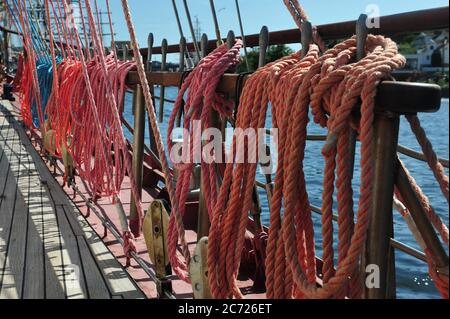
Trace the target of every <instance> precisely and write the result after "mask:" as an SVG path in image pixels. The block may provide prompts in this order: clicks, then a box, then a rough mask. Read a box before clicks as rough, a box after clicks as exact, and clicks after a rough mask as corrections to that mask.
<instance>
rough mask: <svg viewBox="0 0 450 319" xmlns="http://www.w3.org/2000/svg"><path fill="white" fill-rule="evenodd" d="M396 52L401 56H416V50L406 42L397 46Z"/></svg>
mask: <svg viewBox="0 0 450 319" xmlns="http://www.w3.org/2000/svg"><path fill="white" fill-rule="evenodd" d="M398 50H399V52H400V53H401V54H416V53H417V50H416V49H415V48H414V47H413V46H412V45H411V43H408V42H402V43H399V45H398Z"/></svg>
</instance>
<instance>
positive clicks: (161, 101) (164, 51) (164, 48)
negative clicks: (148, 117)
mask: <svg viewBox="0 0 450 319" xmlns="http://www.w3.org/2000/svg"><path fill="white" fill-rule="evenodd" d="M167 46H168V44H167V40H166V39H163V41H162V44H161V51H162V58H161V71H166V63H167ZM159 97H160V98H159V113H158V115H159V123H162V122H164V102H165V99H166V88H165V86H164V85H161V87H160V94H159Z"/></svg>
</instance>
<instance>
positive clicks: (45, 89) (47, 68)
mask: <svg viewBox="0 0 450 319" xmlns="http://www.w3.org/2000/svg"><path fill="white" fill-rule="evenodd" d="M47 60H48V56H47V57H46V58H40V59H38V61H37V63H36V67H37V75H38V81H39V90H40V92H41V103H42V114H44V117H45V120H46V119H47V115H46V109H47V104H48V100H49V99H50V95H51V94H52V87H53V64H52V63H51V62H50V63H48V62H47ZM61 62H62V58H61V57H57V58H56V63H57V65H59V64H60V63H61ZM31 117H32V119H33V124H34V126H35V127H36V128H39V127H40V123H39V116H38V108H37V103H36V100H35V99H33V103H32V105H31Z"/></svg>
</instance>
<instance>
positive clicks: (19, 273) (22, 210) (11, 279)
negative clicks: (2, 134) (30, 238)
mask: <svg viewBox="0 0 450 319" xmlns="http://www.w3.org/2000/svg"><path fill="white" fill-rule="evenodd" d="M18 144H19V143H14V144H13V145H12V151H13V152H12V153H13V154H18V157H19V158H20V159H21V156H20V155H21V151H22V150H21V149H20V147H19V146H18ZM15 152H17V153H15ZM10 170H11V172H12V175H11V177H13V176H15V177H16V178H10V179H9V181H7V183H11V184H14V185H15V188H16V194H15V207H14V213H13V221H12V226H11V230H10V231H11V235H10V239H9V243H8V250H7V255H6V256H7V257H6V264H5V265H6V267H5V269H4V273H3V281H2V282H1V285H0V299H10V298H21V297H22V293H23V291H22V287H23V277H24V267H23V265H24V263H25V252H26V247H27V222H28V208H27V206H26V204H25V200H24V198H23V195H22V193H21V192H20V189H21V188H23V187H27V185H28V181H29V175H28V169H27V163H22V162H21V161H20V160H19V165H10ZM16 183H17V184H16ZM0 211H1V209H0Z"/></svg>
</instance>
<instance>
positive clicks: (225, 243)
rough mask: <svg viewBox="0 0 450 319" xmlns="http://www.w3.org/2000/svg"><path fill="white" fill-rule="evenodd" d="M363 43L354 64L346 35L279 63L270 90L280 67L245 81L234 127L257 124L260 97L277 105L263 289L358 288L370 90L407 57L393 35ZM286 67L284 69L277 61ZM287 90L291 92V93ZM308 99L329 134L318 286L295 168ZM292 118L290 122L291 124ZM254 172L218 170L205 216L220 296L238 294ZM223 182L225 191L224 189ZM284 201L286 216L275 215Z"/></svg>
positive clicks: (367, 196) (312, 293)
mask: <svg viewBox="0 0 450 319" xmlns="http://www.w3.org/2000/svg"><path fill="white" fill-rule="evenodd" d="M366 49H367V53H368V54H367V57H366V58H365V59H363V60H361V61H360V62H356V63H354V62H352V60H353V59H354V57H355V54H356V40H355V38H352V39H349V40H347V41H344V42H343V43H341V44H339V45H337V46H336V47H334V48H333V49H331V50H328V51H327V52H325V53H324V55H323V56H322V57H320V58H319V59H318V60H317V62H315V61H314V59H316V58H317V56H318V51H317V47H315V46H313V49H312V50H310V52H309V53H308V56H307V57H306V61H308V62H309V63H312V65H311V64H310V65H309V66H308V65H304V67H303V68H301V67H300V68H293V67H291V69H289V68H288V69H287V70H284V71H285V72H286V74H284V73H281V72H280V73H279V74H278V77H277V76H274V77H273V79H275V82H272V83H271V84H270V85H269V87H272V88H275V90H274V91H273V92H272V94H270V92H269V91H268V89H267V79H269V78H271V77H270V74H271V73H272V74H275V75H277V71H279V70H280V66H277V64H271V65H268V66H266V67H265V68H263V69H261V70H259V71H257V72H256V73H255V75H254V76H252V78H251V80H250V81H249V82H248V83H247V85H246V87H245V88H244V92H243V96H242V98H241V104H240V106H239V110H240V112H239V113H238V114H239V115H238V122H237V123H238V127H239V128H241V129H243V130H245V129H247V128H254V129H257V128H258V127H264V120H265V114H266V108H267V103H268V102H269V101H271V102H272V103H273V107H274V111H273V114H274V123H273V124H274V126H275V127H276V128H278V129H279V131H280V132H282V133H281V136H280V139H279V144H278V148H279V150H278V151H279V153H280V158H281V160H280V163H278V168H277V175H276V180H275V189H274V195H273V198H272V204H271V231H270V234H269V244H268V249H267V256H268V257H267V265H266V266H267V267H266V272H267V273H266V276H267V286H268V295H269V296H276V297H279V298H287V297H292V296H293V293H294V292H300V293H301V294H302V295H304V296H305V297H310V298H329V297H344V296H346V295H348V294H349V293H348V291H347V289H346V288H347V287H348V286H349V284H350V281H351V280H352V282H351V284H352V285H354V287H353V291H351V292H350V296H358V295H359V293H360V292H361V290H360V288H359V287H358V285H357V284H356V281H357V280H358V279H359V278H358V276H357V269H358V265H359V257H360V255H361V251H362V245H363V243H364V241H365V236H366V230H367V225H368V216H369V214H370V209H371V207H370V205H371V196H372V186H371V182H372V176H373V167H372V164H371V160H370V159H371V157H372V153H371V152H372V150H371V147H372V142H373V127H372V122H373V113H374V112H373V108H374V97H375V93H376V87H377V85H378V83H379V82H380V81H381V80H382V79H384V78H386V77H387V76H388V75H389V74H390V72H392V70H394V69H396V68H399V67H401V66H402V65H403V63H404V58H403V57H401V56H400V55H398V53H397V47H396V45H395V43H394V42H393V41H391V40H390V39H387V38H384V37H380V36H378V37H375V36H369V37H368V39H367V48H366ZM311 55H312V56H311ZM294 57H295V56H294ZM291 58H292V57H291ZM311 59H312V60H311ZM306 61H302V62H300V63H304V62H306ZM283 62H284V63H286V62H288V63H289V62H290V59H289V58H288V59H284V60H282V61H281V62H279V63H283ZM314 62H315V63H314ZM291 63H292V62H291ZM283 66H284V67H286V66H285V65H283V64H281V67H283ZM305 67H306V69H305ZM308 67H309V68H308ZM292 69H293V70H294V71H292ZM290 71H291V72H290ZM265 73H269V74H265ZM294 79H295V80H294ZM272 81H274V80H272ZM278 81H279V82H278ZM263 84H265V85H263ZM283 84H284V86H283ZM277 90H278V92H276V91H277ZM286 92H289V93H290V94H291V95H290V96H288V98H286V95H285V94H286ZM277 93H278V94H277ZM277 98H278V100H277ZM359 98H360V99H361V100H362V106H361V120H360V122H359V123H358V122H356V121H355V120H354V119H352V118H351V116H350V115H351V111H352V110H353V108H354V107H356V105H357V103H358V99H359ZM278 101H280V102H278ZM283 101H285V102H283ZM310 103H311V108H312V113H313V115H314V120H315V122H316V123H318V124H320V125H322V126H323V127H327V128H328V130H329V138H328V141H327V144H326V145H325V147H324V151H323V154H324V156H325V160H326V168H325V176H324V192H323V207H322V209H323V219H322V221H323V250H324V267H323V273H324V279H323V283H324V285H323V288H321V289H317V288H316V282H315V281H316V266H315V249H314V230H313V227H312V219H311V209H310V204H309V200H308V194H307V191H306V181H305V175H304V172H303V166H302V162H303V158H304V151H305V143H306V126H307V123H308V105H309V104H310ZM291 104H292V109H291V108H290V107H291V106H290V105H291ZM326 114H329V115H326ZM292 118H295V119H296V120H295V121H291V120H290V119H292ZM352 126H356V128H357V129H358V131H359V133H360V139H361V142H362V154H361V155H362V159H361V167H362V174H361V197H360V200H359V211H358V219H357V223H356V225H353V211H352V205H353V202H352V194H353V192H352V188H351V177H350V174H349V172H350V168H349V164H348V163H349V162H350V161H349V160H348V156H349V155H348V153H349V150H350V147H349V129H350V128H351V127H352ZM284 134H286V136H284ZM254 148H255V146H254V145H248V149H249V151H250V152H251V151H254ZM250 154H251V153H250ZM336 159H337V163H336ZM336 169H337V182H336V183H337V185H338V195H337V196H338V210H339V216H341V218H340V220H339V239H340V242H339V262H338V267H337V270H336V273H335V272H334V261H333V257H334V256H333V246H332V245H333V237H332V234H333V228H332V227H333V225H332V210H331V209H332V203H333V197H332V196H333V193H334V174H335V170H336ZM255 171H256V164H254V163H248V162H246V163H244V164H237V163H233V164H229V165H228V166H227V169H226V172H225V177H224V182H223V185H222V188H221V190H220V194H219V200H218V202H217V204H216V207H215V215H214V219H213V221H212V226H211V234H210V243H211V244H210V247H209V256H208V266H209V274H210V285H211V289H212V292H213V295H214V296H215V297H219V298H225V297H227V296H229V295H230V293H233V295H234V296H235V297H242V295H241V293H240V291H239V290H238V289H237V285H236V283H235V280H236V275H237V270H238V265H239V260H240V254H241V251H242V244H243V239H244V235H245V229H246V220H247V216H248V212H249V210H250V207H251V189H252V187H253V185H252V183H253V182H254V178H255ZM230 185H231V188H230V189H228V188H229V187H230ZM228 191H230V195H229V196H228V195H227V193H228ZM282 206H284V208H283V211H284V217H283V219H282V220H281V216H280V212H281V209H282ZM219 229H220V235H219ZM219 236H220V237H219ZM217 237H218V238H217ZM284 261H285V262H284ZM290 278H292V280H289V279H290ZM349 278H351V280H350V279H349ZM294 287H295V291H294Z"/></svg>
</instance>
